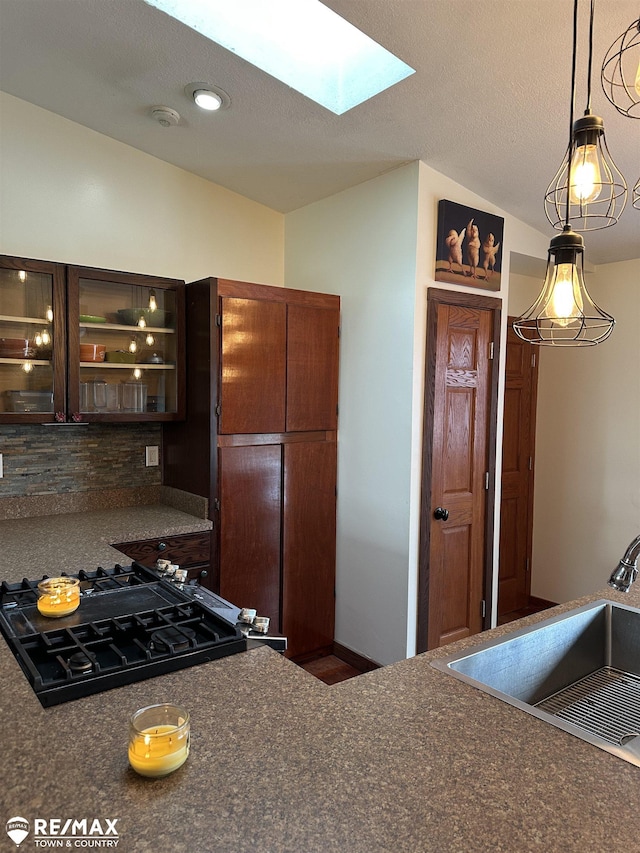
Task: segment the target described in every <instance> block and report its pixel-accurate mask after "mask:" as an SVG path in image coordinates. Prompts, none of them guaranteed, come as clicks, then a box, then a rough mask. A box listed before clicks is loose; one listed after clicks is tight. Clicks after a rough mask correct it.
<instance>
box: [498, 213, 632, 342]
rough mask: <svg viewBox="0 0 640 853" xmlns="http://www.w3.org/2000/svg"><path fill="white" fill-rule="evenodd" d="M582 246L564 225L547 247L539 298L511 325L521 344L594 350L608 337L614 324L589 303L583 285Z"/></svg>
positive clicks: (587, 293)
mask: <svg viewBox="0 0 640 853" xmlns="http://www.w3.org/2000/svg"><path fill="white" fill-rule="evenodd" d="M583 254H584V243H583V240H582V237H581V236H580V235H579V234H576V233H575V232H574V231H572V230H571V226H569V225H567V226H566V227H565V229H564V230H563V232H562V234H559V235H558V236H556V237H554V238H553V239H552V240H551V244H550V246H549V254H548V257H547V272H546V276H545V281H544V285H543V287H542V290H541V292H540V295H539V296H538V298H537V299H536V301H535V302H534V303H533V305H532V306H531V308H529V310H528V311H526V312H525V313H524V314H523V315H522V316H521V317H519V318H518V319H517V320H516V321H515V322H514V324H513V329H514V331H515V333H516V334H517V335H518V336H519V337H520V338H522V340H524V341H528V342H529V343H531V344H540V345H546V346H555V347H583V346H595V345H596V344H599V343H601V342H602V341H604V340H605V339H606V338H608V337H609V335H610V334H611V332H612V331H613V327H614V325H615V320H614V319H613V317H612V316H611V315H610V314H607V313H606V312H605V311H603V310H602V309H601V308H599V307H598V306H597V305H596V303H595V302H594V301H593V299H592V298H591V296H590V295H589V292H588V290H587V287H586V285H585V282H584V269H583Z"/></svg>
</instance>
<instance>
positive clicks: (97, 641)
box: [0, 563, 247, 707]
mask: <svg viewBox="0 0 640 853" xmlns="http://www.w3.org/2000/svg"><path fill="white" fill-rule="evenodd" d="M62 574H64V573H62ZM71 576H72V577H77V578H78V579H79V580H80V590H81V597H80V606H79V607H78V609H77V610H76V611H75V612H74V613H72V614H70V615H69V616H63V617H62V618H59V619H51V618H47V617H45V616H42V615H41V614H40V612H39V611H38V608H37V606H36V601H37V591H36V590H37V586H38V583H39V581H28V580H26V579H25V580H23V581H22V582H21V583H16V584H9V583H4V582H3V583H2V584H1V585H0V632H1V633H2V634H3V635H4V637H5V639H6V640H7V643H8V644H9V646H10V648H11V650H12V651H13V653H14V655H15V656H16V658H17V660H18V662H19V664H20V666H21V667H22V670H23V671H24V673H25V675H26V677H27V679H28V680H29V683H30V684H31V686H32V687H33V689H34V691H35V693H36V695H37V697H38V699H39V700H40V702H41V704H42V705H43V706H44V707H49V706H51V705H58V704H60V703H61V702H66V701H68V700H70V699H78V698H80V697H82V696H89V695H91V694H93V693H99V692H101V691H103V690H108V689H110V688H112V687H120V686H122V685H124V684H130V683H132V682H134V681H141V680H143V679H145V678H150V677H152V676H154V675H161V674H163V673H167V672H173V671H174V670H177V669H183V668H184V667H188V666H193V665H194V664H198V663H204V662H205V661H210V660H215V659H216V658H220V657H224V656H225V655H231V654H235V653H237V652H241V651H244V650H245V649H246V647H247V643H246V639H245V637H244V636H243V635H242V634H241V632H240V630H239V629H238V628H237V626H236V625H235V621H236V617H237V615H238V608H235V607H234V606H233V605H232V604H230V603H229V602H227V601H225V600H224V599H221V598H219V597H218V596H216V595H214V594H213V593H211V592H209V590H204V589H203V588H202V587H199V586H188V585H183V584H173V583H170V582H169V581H168V580H165V579H164V578H161V577H160V576H159V574H158V573H156V572H155V571H154V570H152V569H148V568H146V567H145V566H143V565H141V564H140V563H133V564H132V565H131V566H127V567H122V566H119V565H116V566H114V568H112V569H102V568H99V569H96V570H95V571H81V572H78V573H77V574H75V575H71Z"/></svg>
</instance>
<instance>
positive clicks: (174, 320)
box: [68, 267, 184, 421]
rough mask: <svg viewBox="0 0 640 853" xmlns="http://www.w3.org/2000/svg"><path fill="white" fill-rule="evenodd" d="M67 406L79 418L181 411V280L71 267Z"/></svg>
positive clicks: (167, 416)
mask: <svg viewBox="0 0 640 853" xmlns="http://www.w3.org/2000/svg"><path fill="white" fill-rule="evenodd" d="M68 296H69V409H70V411H71V412H72V413H76V417H77V416H78V414H79V415H80V417H81V418H82V420H120V421H129V420H132V421H137V420H173V419H175V418H176V417H178V416H179V415H180V414H181V413H180V411H179V409H180V405H179V402H180V393H179V389H180V388H181V373H182V370H183V367H184V364H183V362H184V360H183V358H182V357H181V356H180V353H181V350H182V349H183V343H182V336H181V329H182V328H184V323H183V322H181V318H182V312H183V304H182V301H181V300H182V299H183V298H184V291H183V283H182V282H178V281H175V280H172V279H158V278H152V277H149V276H142V275H134V274H126V273H115V272H111V271H107V270H90V269H86V268H85V269H82V268H78V267H70V268H69V272H68Z"/></svg>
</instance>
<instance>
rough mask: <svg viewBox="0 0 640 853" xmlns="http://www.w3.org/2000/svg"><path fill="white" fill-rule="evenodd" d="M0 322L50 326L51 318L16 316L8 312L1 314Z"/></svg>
mask: <svg viewBox="0 0 640 853" xmlns="http://www.w3.org/2000/svg"><path fill="white" fill-rule="evenodd" d="M0 323H30V324H32V325H34V326H42V325H45V326H50V325H51V320H47V318H46V317H16V316H15V315H14V316H9V315H8V314H0Z"/></svg>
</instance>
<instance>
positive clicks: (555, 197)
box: [544, 113, 628, 232]
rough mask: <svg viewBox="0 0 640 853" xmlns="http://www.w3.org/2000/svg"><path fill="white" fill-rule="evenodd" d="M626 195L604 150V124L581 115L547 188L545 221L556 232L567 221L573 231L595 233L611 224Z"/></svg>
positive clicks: (618, 176) (619, 177) (626, 192)
mask: <svg viewBox="0 0 640 853" xmlns="http://www.w3.org/2000/svg"><path fill="white" fill-rule="evenodd" d="M569 181H571V184H570V185H569ZM627 195H628V190H627V184H626V181H625V179H624V177H623V175H622V173H621V172H620V170H619V169H618V167H617V166H616V164H615V163H614V162H613V158H612V157H611V154H609V149H608V148H607V141H606V138H605V134H604V122H603V121H602V119H601V118H600V117H599V116H594V115H592V114H591V113H588V114H585V115H584V116H583V117H582V118H580V119H578V121H576V122H575V123H574V125H573V133H572V136H571V143H570V147H569V148H567V150H566V153H565V156H564V159H563V161H562V164H561V166H560V168H559V169H558V171H557V172H556V175H555V177H554V178H553V180H552V181H551V183H550V184H549V186H548V187H547V192H546V195H545V197H544V209H545V213H546V215H547V219H548V220H549V222H550V223H551V225H552V226H553V227H554V228H556V229H557V230H561V229H562V228H564V225H565V223H566V222H567V221H570V222H571V224H572V225H573V228H574V230H575V231H578V232H581V231H598V230H599V229H601V228H608V227H609V226H611V225H615V223H616V222H617V221H618V219H619V218H620V215H621V214H622V211H623V210H624V207H625V204H626V203H627Z"/></svg>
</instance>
